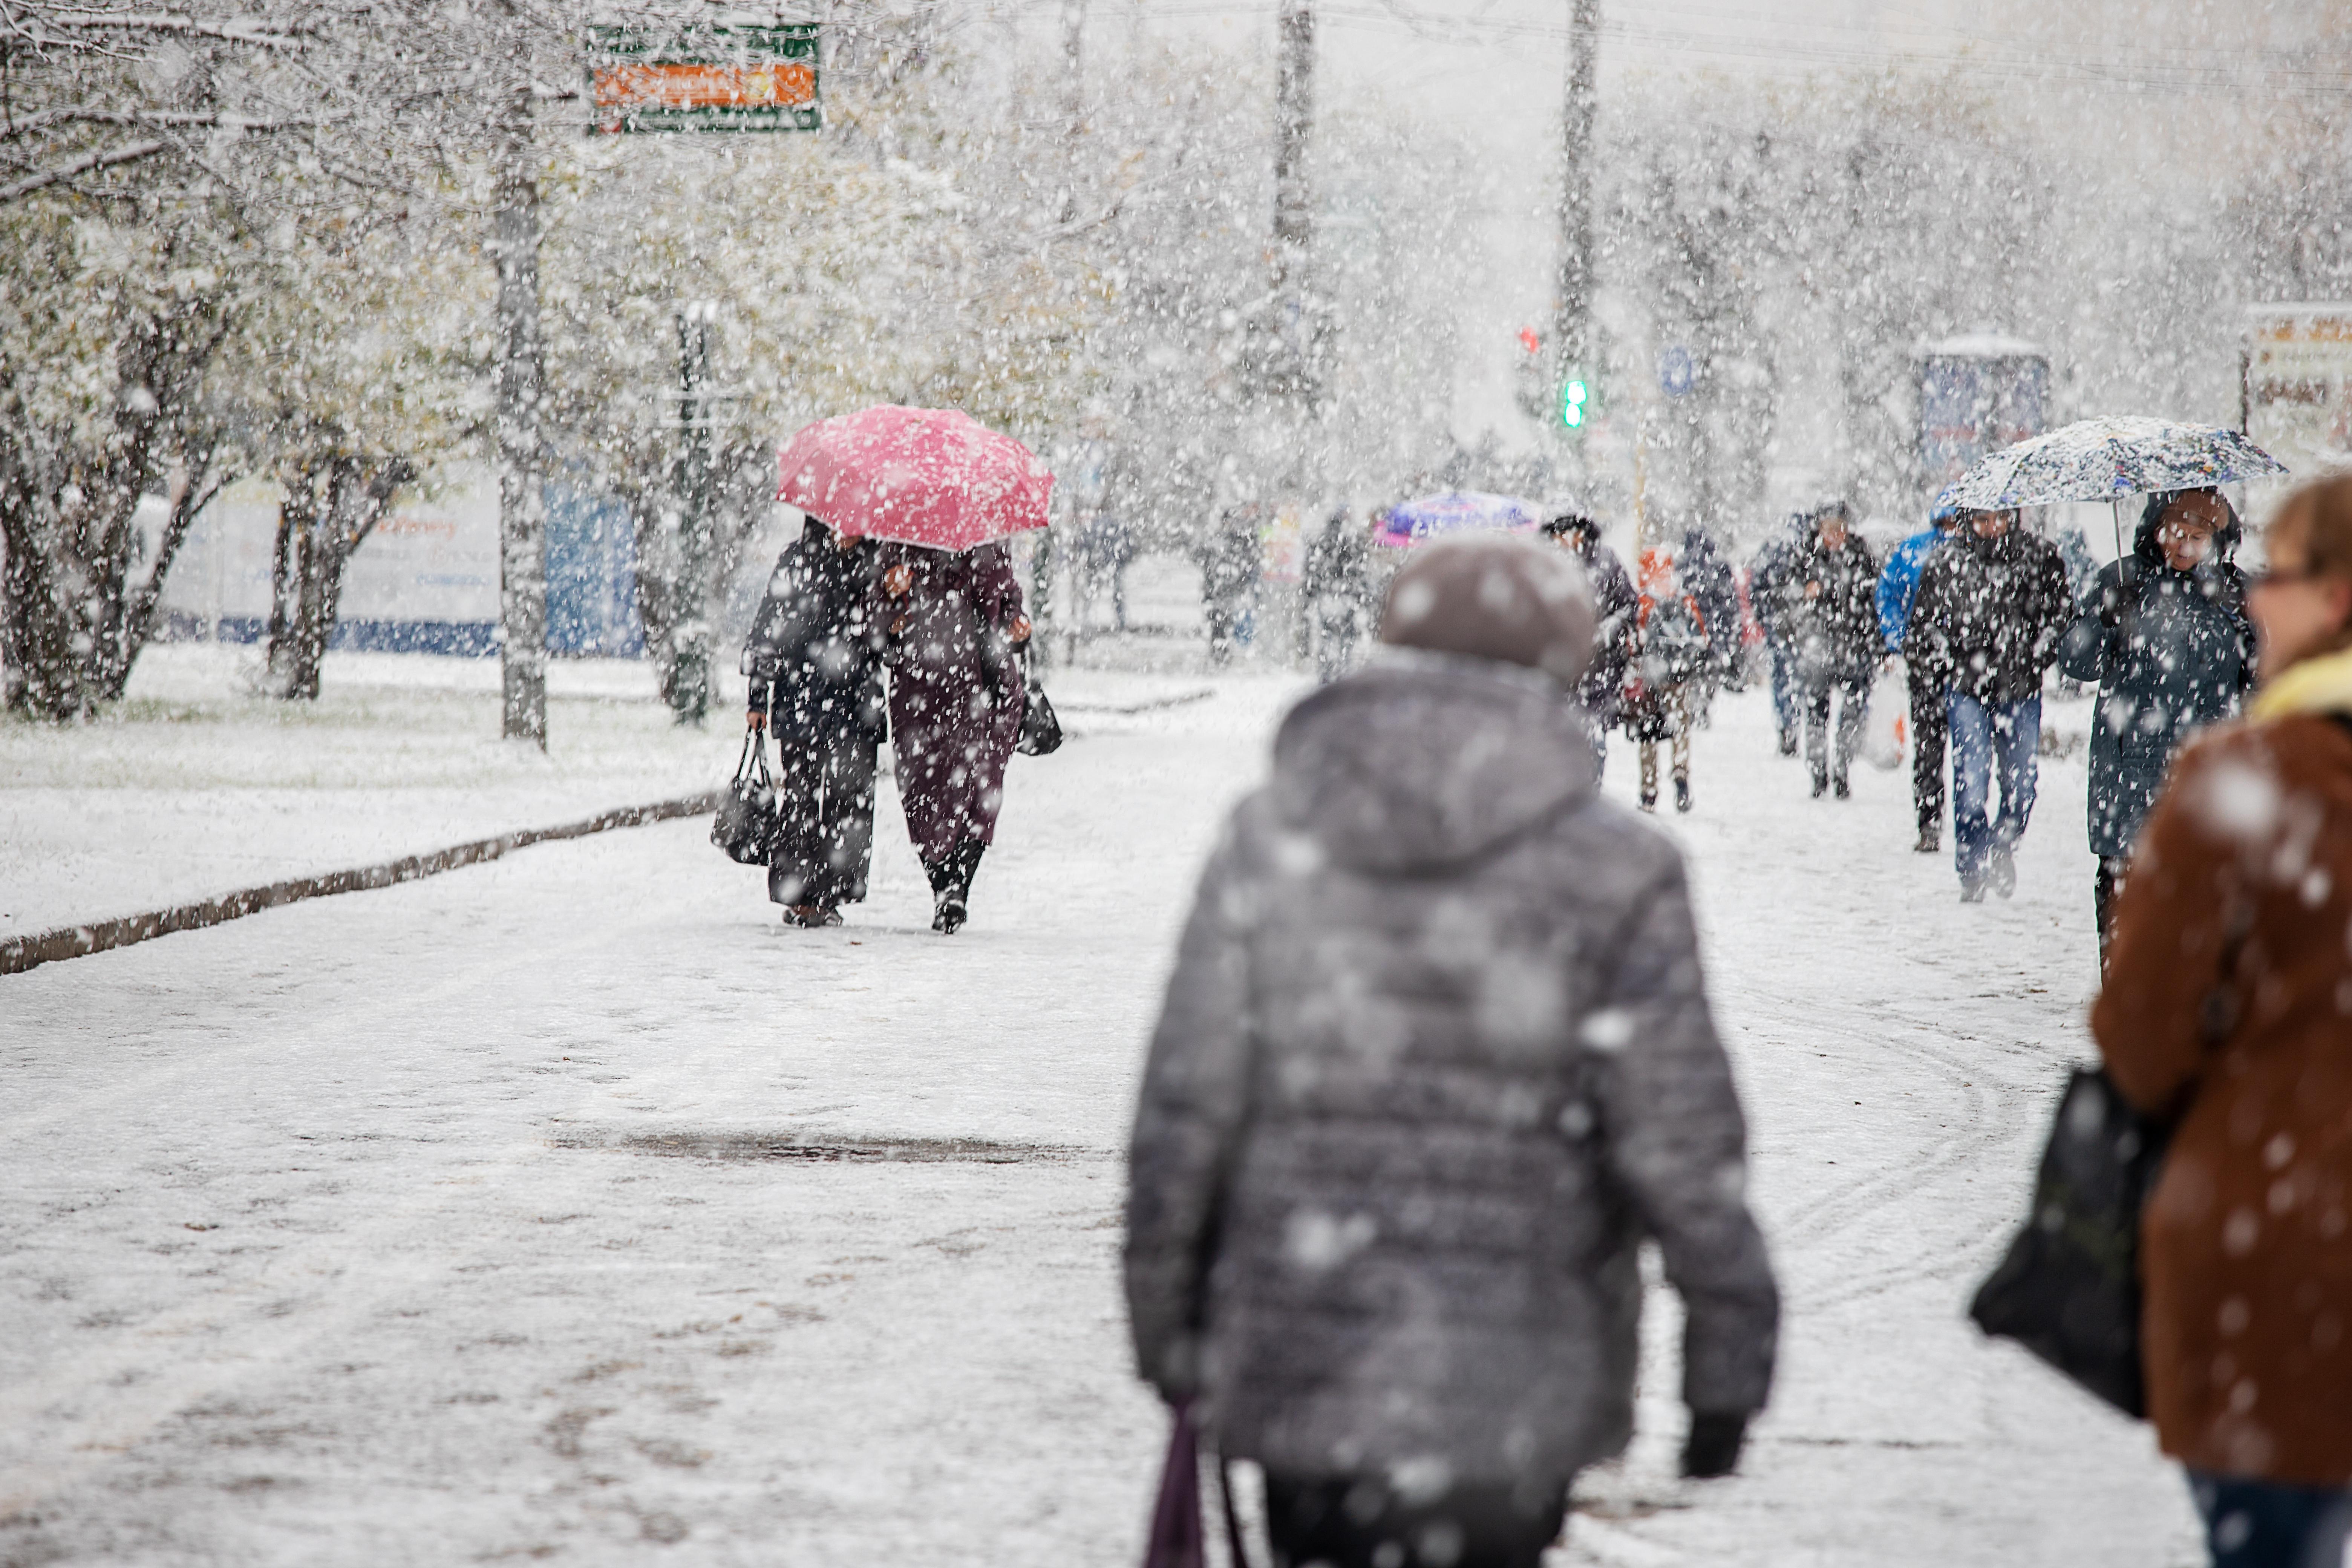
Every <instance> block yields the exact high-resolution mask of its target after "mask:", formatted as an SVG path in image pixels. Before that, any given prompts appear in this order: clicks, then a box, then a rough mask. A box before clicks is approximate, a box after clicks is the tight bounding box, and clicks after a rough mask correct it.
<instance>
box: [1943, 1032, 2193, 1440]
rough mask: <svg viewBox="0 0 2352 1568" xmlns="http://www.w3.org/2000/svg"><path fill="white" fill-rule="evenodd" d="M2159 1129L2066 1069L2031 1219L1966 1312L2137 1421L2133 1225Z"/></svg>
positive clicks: (2097, 1082)
mask: <svg viewBox="0 0 2352 1568" xmlns="http://www.w3.org/2000/svg"><path fill="white" fill-rule="evenodd" d="M2167 1137H2168V1131H2167V1130H2166V1129H2165V1128H2164V1127H2163V1126H2161V1125H2160V1124H2159V1123H2158V1122H2157V1121H2155V1120H2153V1119H2152V1118H2149V1117H2147V1116H2143V1115H2141V1114H2140V1113H2139V1112H2138V1111H2137V1110H2134V1109H2133V1108H2132V1106H2131V1103H2130V1102H2129V1101H2128V1100H2125V1099H2124V1097H2123V1096H2122V1094H2121V1093H2119V1092H2118V1091H2117V1090H2116V1086H2115V1084H2114V1083H2113V1082H2112V1081H2111V1080H2110V1079H2108V1077H2107V1075H2106V1073H2105V1071H2102V1070H2095V1069H2093V1068H2075V1069H2074V1076H2073V1077H2072V1078H2071V1079H2068V1081H2067V1084H2066V1093H2065V1096H2064V1097H2063V1099H2061V1100H2059V1102H2058V1119H2057V1122H2056V1124H2055V1125H2054V1126H2053V1127H2052V1128H2051V1130H2050V1143H2049V1146H2048V1147H2047V1148H2045V1149H2044V1150H2043V1151H2042V1169H2041V1171H2040V1173H2039V1174H2038V1175H2036V1177H2035V1178H2034V1183H2033V1208H2032V1213H2031V1214H2029V1215H2027V1216H2026V1221H2025V1226H2024V1228H2023V1229H2022V1230H2021V1231H2020V1232H2019V1233H2018V1236H2017V1239H2016V1240H2014V1241H2012V1242H2011V1243H2010V1247H2009V1253H2008V1255H2007V1256H2006V1257H2004V1258H2002V1259H2001V1260H2000V1267H1999V1268H1995V1269H1994V1270H1993V1271H1992V1275H1991V1277H1990V1279H1986V1280H1985V1282H1984V1284H1983V1285H1982V1286H1981V1287H1979V1289H1978V1290H1977V1294H1976V1300H1974V1301H1972V1302H1970V1303H1969V1317H1970V1318H1972V1319H1974V1320H1975V1321H1976V1325H1977V1327H1979V1328H1980V1329H1982V1330H1983V1331H1985V1332H1986V1333H1988V1334H1993V1335H1997V1336H1999V1337H2000V1338H2002V1339H2011V1340H2015V1341H2016V1342H2018V1343H2019V1344H2021V1345H2023V1346H2024V1347H2025V1348H2026V1349H2027V1350H2029V1351H2032V1352H2033V1353H2034V1354H2035V1355H2037V1356H2040V1357H2041V1358H2042V1360H2043V1361H2045V1362H2048V1363H2050V1364H2051V1365H2052V1366H2053V1367H2055V1368H2057V1369H2058V1370H2059V1371H2060V1372H2061V1373H2064V1374H2065V1375H2066V1376H2067V1377H2069V1378H2071V1379H2073V1380H2074V1382H2075V1383H2078V1384H2081V1385H2082V1386H2083V1387H2084V1388H2086V1389H2088V1390H2090V1392H2092V1393H2093V1394H2097V1395H2098V1396H2099V1397H2100V1398H2101V1399H2104V1400H2105V1401H2106V1402H2107V1403H2108V1404H2110V1405H2114V1406H2115V1407H2116V1409H2118V1410H2120V1411H2122V1412H2123V1413H2124V1414H2125V1415H2131V1416H2143V1415H2147V1390H2146V1387H2145V1386H2144V1384H2143V1382H2142V1377H2141V1371H2140V1342H2139V1318H2140V1278H2139V1220H2140V1209H2141V1206H2142V1205H2144V1204H2145V1203H2146V1202H2147V1194H2148V1191H2149V1189H2150V1188H2152V1187H2153V1186H2154V1185H2155V1184H2156V1175H2157V1170H2158V1166H2159V1165H2160V1164H2161V1163H2162V1162H2163V1158H2164V1145H2165V1142H2166V1139H2167Z"/></svg>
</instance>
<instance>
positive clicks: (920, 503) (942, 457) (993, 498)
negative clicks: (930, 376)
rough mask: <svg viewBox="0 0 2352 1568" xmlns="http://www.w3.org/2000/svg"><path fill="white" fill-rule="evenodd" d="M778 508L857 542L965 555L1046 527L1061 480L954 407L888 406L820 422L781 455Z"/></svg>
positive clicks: (1031, 454)
mask: <svg viewBox="0 0 2352 1568" xmlns="http://www.w3.org/2000/svg"><path fill="white" fill-rule="evenodd" d="M777 467H778V468H779V470H780V478H779V479H778V482H777V485H776V499H777V500H780V501H782V502H784V503H786V504H787V505H790V506H796V507H798V508H800V509H801V510H803V511H806V512H814V514H815V515H817V516H818V517H820V518H823V519H824V521H825V522H826V523H827V524H829V525H830V526H832V527H834V528H836V529H838V530H840V531H842V532H844V533H846V534H850V535H853V536H855V535H868V536H871V537H872V538H875V539H888V540H896V541H897V542H899V543H901V544H920V545H926V546H928V547H929V548H930V549H933V550H946V551H965V550H970V549H971V548H972V547H973V546H974V545H976V544H985V543H987V542H989V541H990V540H992V539H1003V538H1004V537H1005V536H1006V535H1007V534H1013V533H1019V532H1020V531H1023V530H1024V529H1030V528H1043V527H1045V498H1046V497H1047V496H1049V495H1051V494H1052V493H1053V489H1054V476H1053V475H1052V474H1049V473H1047V472H1046V471H1045V464H1044V463H1042V462H1040V461H1038V459H1037V456H1036V454H1035V453H1034V452H1032V451H1030V450H1029V448H1028V447H1024V446H1023V445H1022V444H1021V443H1020V442H1018V441H1015V440H1014V439H1013V437H1010V436H1000V435H998V434H997V433H996V432H995V431H993V430H991V429H990V428H988V426H984V425H982V423H981V422H980V421H979V420H977V419H974V418H973V417H972V416H971V415H969V414H964V413H961V412H959V411H958V410H956V409H952V408H901V407H898V405H895V404H887V403H886V404H883V405H880V406H878V407H875V408H867V409H865V410H862V411H860V412H859V413H856V414H845V415H843V416H840V417H839V418H835V419H820V420H818V421H817V422H816V423H815V424H814V425H811V426H808V427H807V428H806V429H804V430H803V431H802V432H801V433H800V434H799V435H797V436H795V437H793V438H792V440H791V441H790V442H788V443H787V444H786V445H785V447H784V449H783V451H782V452H781V453H779V454H778V455H777Z"/></svg>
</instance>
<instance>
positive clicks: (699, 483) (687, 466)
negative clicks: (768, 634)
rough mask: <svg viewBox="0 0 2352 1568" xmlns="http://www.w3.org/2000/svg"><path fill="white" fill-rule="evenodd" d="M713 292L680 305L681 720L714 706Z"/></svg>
mask: <svg viewBox="0 0 2352 1568" xmlns="http://www.w3.org/2000/svg"><path fill="white" fill-rule="evenodd" d="M717 314H718V307H717V306H716V305H715V304H714V303H712V302H711V301H709V300H697V301H694V302H692V303H689V304H688V305H687V306H686V307H685V308H684V309H683V310H679V311H678V313H677V388H678V401H677V422H678V428H679V430H680V431H681V432H683V433H684V436H685V443H684V448H683V451H682V453H681V455H680V457H679V460H678V475H677V478H678V487H677V488H678V493H679V496H680V497H681V498H682V499H683V500H685V502H686V510H685V511H684V512H683V513H682V514H681V515H680V517H679V519H678V524H677V600H676V603H677V626H676V629H675V630H674V631H673V632H672V634H671V639H670V683H669V705H670V710H671V711H672V712H674V713H676V714H677V721H678V722H679V723H681V724H699V723H701V722H702V721H703V719H704V717H705V716H706V715H707V714H709V711H710V571H711V568H710V552H711V517H710V468H711V465H710V417H711V409H710V405H711V401H712V400H711V397H710V322H711V318H712V317H713V316H715V315H717Z"/></svg>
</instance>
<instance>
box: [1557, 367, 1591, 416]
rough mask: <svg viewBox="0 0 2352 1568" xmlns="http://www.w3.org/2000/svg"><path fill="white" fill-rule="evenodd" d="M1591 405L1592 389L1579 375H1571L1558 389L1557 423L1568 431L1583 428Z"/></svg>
mask: <svg viewBox="0 0 2352 1568" xmlns="http://www.w3.org/2000/svg"><path fill="white" fill-rule="evenodd" d="M1591 405H1592V387H1591V384H1590V383H1588V382H1587V381H1586V380H1585V379H1584V377H1583V376H1582V375H1581V374H1570V376H1569V378H1568V383H1567V384H1566V385H1564V386H1562V387H1561V388H1560V389H1559V422H1560V423H1561V424H1562V425H1563V426H1567V427H1568V428H1569V429H1570V430H1581V429H1583V428H1584V421H1585V419H1586V417H1587V416H1589V415H1590V413H1591Z"/></svg>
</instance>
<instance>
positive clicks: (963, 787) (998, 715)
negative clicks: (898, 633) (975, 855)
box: [890, 665, 1023, 867]
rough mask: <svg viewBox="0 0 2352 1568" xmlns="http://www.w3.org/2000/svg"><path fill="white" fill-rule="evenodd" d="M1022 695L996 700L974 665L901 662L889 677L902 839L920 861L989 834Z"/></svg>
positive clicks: (933, 860) (931, 862) (991, 837)
mask: <svg viewBox="0 0 2352 1568" xmlns="http://www.w3.org/2000/svg"><path fill="white" fill-rule="evenodd" d="M1022 700H1023V694H1022V691H1021V689H1020V688H1019V687H1018V686H1014V687H1013V689H1011V690H1010V691H1009V692H1007V693H1006V694H1005V697H1004V699H1003V700H1000V699H999V697H998V694H997V692H996V690H995V689H994V688H993V686H992V683H991V682H990V681H989V679H988V677H987V673H986V672H985V670H983V669H982V668H979V667H978V666H976V665H950V666H946V667H944V668H941V667H939V666H919V665H918V666H912V667H908V666H901V667H900V668H898V669H897V670H896V671H895V672H894V675H893V679H892V680H891V682H890V732H891V739H892V743H893V745H894V746H895V747H896V752H895V755H896V757H897V761H898V795H899V798H900V800H901V801H902V802H903V803H904V805H905V806H906V809H907V836H908V837H909V838H912V839H913V840H914V841H915V852H916V853H917V854H919V855H920V856H921V857H922V858H923V864H924V865H926V866H932V867H936V866H940V865H942V864H944V863H945V862H946V861H947V859H948V858H949V857H950V856H951V855H953V854H954V853H955V851H956V848H957V847H958V846H959V845H961V844H964V843H967V842H975V843H980V844H991V843H993V842H995V839H996V813H997V810H998V808H999V807H1001V806H1002V805H1003V804H1004V766H1005V763H1008V762H1009V761H1011V760H1012V756H1013V742H1015V741H1017V740H1019V739H1020V738H1021V707H1022Z"/></svg>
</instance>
